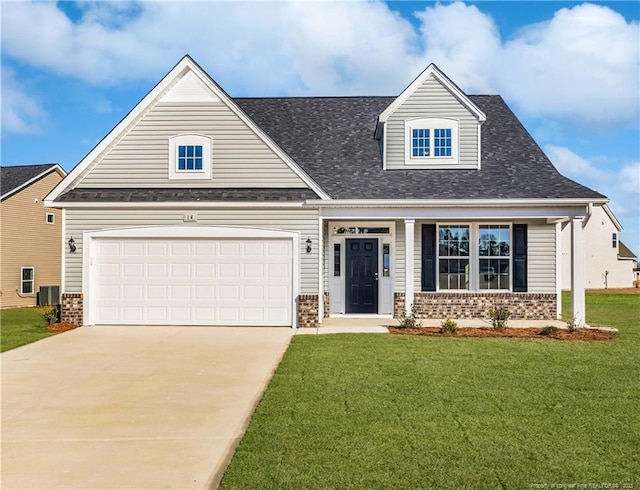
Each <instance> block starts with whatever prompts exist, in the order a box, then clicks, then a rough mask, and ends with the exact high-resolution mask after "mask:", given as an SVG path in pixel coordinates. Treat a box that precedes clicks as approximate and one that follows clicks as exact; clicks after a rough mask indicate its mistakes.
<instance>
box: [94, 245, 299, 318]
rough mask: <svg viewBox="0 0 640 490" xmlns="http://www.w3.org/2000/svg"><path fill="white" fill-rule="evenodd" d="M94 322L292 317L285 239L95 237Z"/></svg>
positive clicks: (289, 251) (289, 249) (289, 263)
mask: <svg viewBox="0 0 640 490" xmlns="http://www.w3.org/2000/svg"><path fill="white" fill-rule="evenodd" d="M96 250H97V263H96V267H95V268H94V269H92V270H94V271H95V273H96V275H97V279H96V285H95V289H94V290H93V291H94V293H93V294H94V297H95V301H96V303H97V304H96V308H95V311H96V317H97V318H96V323H98V324H100V323H102V324H177V325H291V321H292V320H291V319H292V303H293V299H292V292H293V277H292V270H293V267H292V257H291V254H292V246H291V241H290V240H286V239H266V240H265V239H242V240H235V239H142V238H140V239H110V238H105V239H96Z"/></svg>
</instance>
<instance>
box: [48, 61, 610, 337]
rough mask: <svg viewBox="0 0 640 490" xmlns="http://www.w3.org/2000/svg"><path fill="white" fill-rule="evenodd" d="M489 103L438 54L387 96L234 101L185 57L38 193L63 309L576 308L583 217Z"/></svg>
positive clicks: (591, 199) (579, 308) (334, 312)
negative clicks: (563, 241) (60, 220)
mask: <svg viewBox="0 0 640 490" xmlns="http://www.w3.org/2000/svg"><path fill="white" fill-rule="evenodd" d="M607 201H608V199H607V198H606V197H605V196H603V195H601V194H599V193H597V192H594V191H592V190H590V189H588V188H586V187H583V186H582V185H580V184H577V183H576V182H574V181H572V180H570V179H568V178H566V177H563V176H562V175H560V174H559V173H558V172H557V170H556V169H555V168H554V167H553V165H552V164H551V163H550V162H549V160H548V158H547V157H546V156H545V155H544V153H543V152H542V151H541V150H540V148H539V147H538V145H537V144H536V143H535V141H534V140H533V139H532V138H531V136H530V135H529V134H528V133H527V131H526V130H525V129H524V127H523V126H522V124H521V123H520V122H519V121H518V120H517V118H516V117H515V116H514V114H513V113H512V112H511V110H510V109H509V108H508V107H507V105H506V104H505V102H504V101H503V100H502V98H500V97H499V96H486V95H482V96H469V95H467V94H465V93H463V92H462V90H460V88H458V87H457V86H456V85H455V84H454V83H453V82H452V81H451V80H449V79H448V78H447V77H446V75H444V74H443V73H442V72H441V71H440V70H439V69H438V68H437V67H436V66H435V65H430V66H428V67H427V68H426V69H425V70H424V71H423V72H422V73H421V74H420V75H419V76H418V77H417V78H416V79H415V80H414V81H413V82H412V83H411V84H410V85H409V86H408V87H407V88H406V89H405V90H404V91H403V92H402V93H401V94H400V95H398V96H397V97H292V98H235V99H234V98H231V97H230V96H229V95H228V94H227V93H226V92H225V91H224V90H223V89H222V88H221V87H220V86H218V85H217V84H216V82H215V81H214V80H212V79H211V78H210V77H209V75H208V74H207V73H205V72H204V71H203V70H202V68H200V67H199V66H198V65H197V64H196V63H195V62H194V61H193V60H192V59H191V58H190V57H189V56H186V57H184V58H183V59H182V60H181V61H180V62H179V63H178V64H177V65H176V66H175V67H174V68H173V69H172V70H171V71H170V72H169V73H168V74H167V75H166V76H165V77H164V78H163V79H162V80H161V81H160V82H159V83H158V84H157V85H156V86H155V87H154V88H153V89H152V90H151V91H150V92H149V93H148V94H147V95H146V96H145V97H144V98H143V99H142V100H141V101H140V102H139V103H138V105H137V106H136V107H135V108H133V110H131V112H129V113H128V114H127V115H126V116H125V117H124V119H122V121H120V122H119V123H118V124H117V125H116V126H115V127H114V128H113V130H112V131H111V132H110V133H109V134H107V135H106V136H105V138H104V139H103V140H102V141H101V142H100V143H99V144H98V145H97V146H96V147H95V148H94V149H93V150H92V151H91V152H90V153H89V154H88V155H87V156H86V157H85V158H84V159H83V160H82V161H81V162H80V163H79V164H78V165H77V166H76V167H75V168H74V169H73V170H72V171H71V172H70V173H69V175H68V176H67V177H66V178H65V179H64V181H63V182H61V183H60V184H59V185H58V186H57V187H56V189H54V191H53V192H52V193H51V194H50V195H49V196H48V198H47V205H48V206H51V207H52V208H62V209H63V210H64V212H65V223H64V240H67V241H70V240H71V239H73V244H74V247H70V248H69V249H68V250H67V251H66V253H65V254H64V261H63V271H64V275H63V281H62V284H63V300H62V301H63V319H64V320H66V321H70V322H75V323H78V324H83V325H95V324H127V325H144V324H160V325H164V324H177V325H288V326H301V327H302V326H310V325H312V326H315V325H316V324H318V322H322V320H323V319H324V318H325V317H327V316H343V315H346V316H349V315H381V316H388V317H392V316H398V315H400V314H401V312H402V311H409V310H410V309H411V305H413V304H415V306H416V309H417V311H418V314H419V315H420V316H423V317H431V318H445V317H454V318H456V317H457V318H475V317H486V314H487V310H488V309H489V308H490V307H492V306H503V307H507V308H509V310H510V311H511V314H512V318H556V317H557V316H558V315H559V314H560V290H561V287H560V286H561V284H560V281H559V278H560V265H561V260H560V253H561V251H560V237H561V226H562V224H563V223H568V226H569V227H570V229H571V233H572V237H573V240H572V258H571V262H572V266H573V267H572V271H571V276H572V284H573V289H572V314H573V315H574V316H575V317H576V318H577V319H578V321H584V311H585V306H584V287H585V280H584V260H583V257H584V239H583V235H584V231H583V221H584V220H585V219H586V217H588V216H589V214H590V213H591V212H592V210H593V208H594V207H595V206H601V205H603V204H605V203H606V202H607Z"/></svg>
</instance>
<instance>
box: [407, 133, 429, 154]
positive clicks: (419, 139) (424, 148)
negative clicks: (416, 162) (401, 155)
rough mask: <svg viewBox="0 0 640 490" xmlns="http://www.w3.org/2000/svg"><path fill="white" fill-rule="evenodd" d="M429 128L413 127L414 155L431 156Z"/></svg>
mask: <svg viewBox="0 0 640 490" xmlns="http://www.w3.org/2000/svg"><path fill="white" fill-rule="evenodd" d="M429 146H430V141H429V130H428V129H413V130H412V131H411V147H412V148H411V155H412V156H414V157H428V156H429Z"/></svg>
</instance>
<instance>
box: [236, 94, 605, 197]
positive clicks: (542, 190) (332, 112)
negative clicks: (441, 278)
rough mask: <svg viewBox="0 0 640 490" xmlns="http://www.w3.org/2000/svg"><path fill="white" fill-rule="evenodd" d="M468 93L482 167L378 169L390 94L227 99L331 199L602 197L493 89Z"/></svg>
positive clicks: (390, 98) (379, 167)
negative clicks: (477, 117) (380, 130)
mask: <svg viewBox="0 0 640 490" xmlns="http://www.w3.org/2000/svg"><path fill="white" fill-rule="evenodd" d="M470 99H471V100H472V101H473V102H474V103H475V104H476V105H477V106H478V107H479V108H480V109H481V110H482V111H483V112H484V113H485V114H486V115H487V121H486V122H485V124H484V125H483V127H482V142H481V143H482V169H481V170H459V169H455V170H453V169H452V170H435V169H410V170H388V171H383V170H382V158H381V156H380V151H379V147H378V142H377V141H376V140H375V139H374V136H373V134H374V130H375V126H376V120H377V117H378V115H379V114H380V113H381V112H382V111H383V110H384V109H385V108H386V107H387V106H388V105H389V104H390V103H391V102H392V101H393V100H394V97H309V98H307V97H300V98H298V97H294V98H260V99H256V98H238V99H234V101H235V102H236V103H237V104H238V105H239V106H240V108H241V109H242V110H243V111H244V112H245V113H246V114H247V115H248V116H249V117H251V118H252V119H253V120H254V121H255V122H256V123H257V124H258V126H260V128H262V129H263V130H264V131H265V132H266V133H267V134H268V135H269V136H270V137H271V138H272V139H273V140H274V141H275V142H276V143H277V144H278V145H279V146H280V147H281V148H282V149H283V150H284V151H285V152H287V153H288V154H289V156H291V157H292V158H293V160H295V161H296V162H297V163H298V164H299V165H300V167H301V168H302V169H303V170H304V171H305V172H307V173H308V174H309V175H310V176H311V178H313V179H314V180H315V181H316V182H317V183H318V184H319V185H320V186H321V187H322V188H323V189H324V190H325V191H326V192H327V193H328V194H329V195H330V196H331V197H333V198H336V199H461V198H462V199H464V198H468V199H539V198H585V199H602V198H604V196H602V195H601V194H599V193H597V192H595V191H593V190H591V189H588V188H587V187H584V186H582V185H580V184H578V183H577V182H574V181H572V180H571V179H568V178H566V177H564V176H562V175H560V173H559V172H558V171H557V170H556V169H555V167H554V166H553V165H552V164H551V162H550V161H549V159H548V158H547V157H546V155H545V154H544V153H543V152H542V150H541V149H540V148H539V147H538V145H537V144H536V142H535V141H534V140H533V138H532V137H531V136H530V135H529V133H528V132H527V131H526V130H525V128H524V127H523V126H522V124H521V123H520V121H518V119H517V118H516V117H515V115H514V114H513V112H512V111H511V110H510V109H509V108H508V107H507V105H506V104H505V102H504V101H503V100H502V98H501V97H500V96H489V95H478V96H470Z"/></svg>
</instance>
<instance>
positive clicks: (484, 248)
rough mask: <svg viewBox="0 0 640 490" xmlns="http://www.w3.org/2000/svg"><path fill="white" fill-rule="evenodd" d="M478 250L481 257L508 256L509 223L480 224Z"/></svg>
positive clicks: (509, 250) (509, 244)
mask: <svg viewBox="0 0 640 490" xmlns="http://www.w3.org/2000/svg"><path fill="white" fill-rule="evenodd" d="M478 252H479V254H480V256H481V257H509V256H510V254H511V230H510V228H509V225H481V226H480V229H479V236H478Z"/></svg>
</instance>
